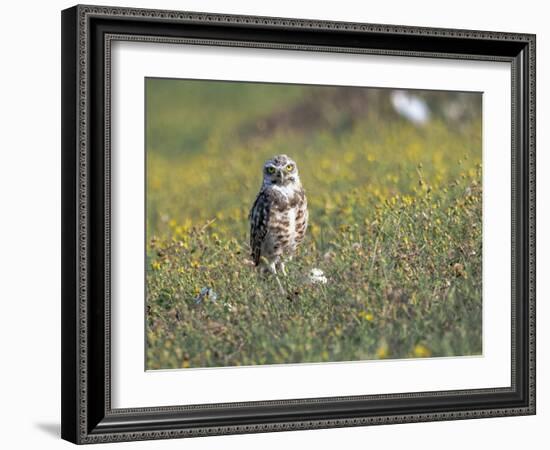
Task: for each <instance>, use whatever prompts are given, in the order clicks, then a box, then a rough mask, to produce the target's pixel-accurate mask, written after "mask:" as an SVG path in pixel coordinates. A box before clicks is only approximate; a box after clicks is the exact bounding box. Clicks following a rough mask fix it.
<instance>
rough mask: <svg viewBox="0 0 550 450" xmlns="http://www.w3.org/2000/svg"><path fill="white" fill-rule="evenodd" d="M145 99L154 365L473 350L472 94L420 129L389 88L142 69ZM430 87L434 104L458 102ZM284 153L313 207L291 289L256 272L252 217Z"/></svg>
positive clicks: (478, 196) (478, 314)
mask: <svg viewBox="0 0 550 450" xmlns="http://www.w3.org/2000/svg"><path fill="white" fill-rule="evenodd" d="M146 92H147V249H146V257H147V264H146V267H147V271H146V284H147V290H146V291H147V298H146V314H147V317H146V340H147V358H146V363H147V368H148V369H160V368H164V369H167V368H187V367H216V366H236V365H254V364H280V363H298V362H321V361H349V360H364V359H381V358H408V357H429V356H452V355H475V354H480V353H481V350H482V342H481V336H482V333H481V319H482V300H481V270H482V267H481V260H482V258H481V256H482V255H481V251H482V240H481V232H482V230H481V224H482V222H481V213H482V202H481V201H482V190H481V122H480V118H479V114H478V112H479V111H478V110H480V103H479V104H478V103H476V101H477V100H475V99H473V100H472V99H471V98H469V99H467V100H468V102H466V104H467V105H469V108H470V110H471V109H472V108H473V109H474V113H471V111H470V114H465V115H463V117H462V118H461V119H460V120H458V119H457V120H454V121H453V120H450V119H449V118H448V117H446V116H445V115H443V114H436V113H434V114H432V118H431V120H430V121H429V122H428V123H427V124H426V125H424V126H415V125H413V124H411V123H410V122H408V121H406V120H405V119H403V118H401V117H399V116H398V115H397V114H395V113H394V112H393V111H392V109H391V105H390V103H389V101H388V99H389V97H388V95H389V93H388V92H384V91H380V90H369V91H368V92H367V91H364V92H363V93H362V94H361V95H362V96H358V95H357V94H356V92H355V93H353V92H352V91H350V90H349V89H348V90H346V89H336V88H311V87H302V86H277V85H252V84H245V83H211V82H192V81H176V80H156V79H150V80H148V81H147V91H146ZM350 92H351V94H350ZM419 95H421V94H419ZM430 95H431V96H428V95H427V96H426V101H428V104H430V105H431V108H432V111H438V108H439V109H441V108H442V105H443V106H444V103H445V101H447V100H448V99H447V97H446V94H443V93H441V94H437V95H436V94H433V93H432V94H430ZM464 95H471V94H464ZM438 96H439V97H438ZM455 100H456V99H455ZM459 100H460V99H459ZM472 105H473V106H472ZM279 153H286V154H288V155H289V156H291V157H292V158H293V159H294V160H296V161H297V163H298V167H299V170H300V176H301V179H302V183H303V185H304V187H305V189H306V192H307V195H308V201H309V213H310V226H309V229H308V235H307V238H306V240H305V242H304V244H303V246H302V247H301V248H300V250H299V254H298V255H297V257H296V258H295V259H294V260H293V261H292V262H291V263H290V264H289V265H288V272H289V274H288V276H287V277H286V278H285V279H283V280H282V281H283V285H284V289H285V291H286V293H285V294H284V295H282V294H281V293H280V292H279V290H278V288H277V285H276V283H275V281H274V280H273V279H271V278H262V277H261V276H259V275H258V273H257V272H256V270H255V269H254V267H252V265H251V262H250V260H249V248H248V220H247V215H248V211H249V209H250V206H251V205H252V202H253V201H254V198H255V195H256V193H257V192H258V190H259V187H260V184H261V178H262V165H263V162H264V161H265V160H266V159H268V158H269V157H271V156H273V155H276V154H279ZM312 268H318V269H321V270H322V271H323V272H324V274H325V276H326V277H327V283H326V284H312V283H311V282H309V281H308V278H307V274H308V273H309V272H310V271H311V269H312Z"/></svg>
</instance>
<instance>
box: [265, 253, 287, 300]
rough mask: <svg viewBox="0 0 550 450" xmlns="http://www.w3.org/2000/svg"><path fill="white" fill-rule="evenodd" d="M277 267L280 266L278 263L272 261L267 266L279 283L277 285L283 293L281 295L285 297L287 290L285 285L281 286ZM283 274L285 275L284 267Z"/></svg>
mask: <svg viewBox="0 0 550 450" xmlns="http://www.w3.org/2000/svg"><path fill="white" fill-rule="evenodd" d="M279 264H280V263H279ZM277 265H278V261H272V262H270V263H269V264H268V265H267V268H268V270H269V271H270V272H271V273H272V274H273V275H274V276H275V280H276V281H277V285H278V286H279V291H280V292H281V294H283V295H284V294H285V290H284V288H283V285H282V284H281V280H279V275H278V274H277ZM283 274H284V267H283Z"/></svg>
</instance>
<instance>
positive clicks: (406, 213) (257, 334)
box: [62, 6, 535, 444]
mask: <svg viewBox="0 0 550 450" xmlns="http://www.w3.org/2000/svg"><path fill="white" fill-rule="evenodd" d="M62 109H63V113H62V114H63V117H62V191H63V194H62V195H63V197H62V226H63V230H62V235H63V239H62V245H63V248H62V257H63V264H62V266H63V267H62V278H63V279H62V437H63V438H64V439H67V440H69V441H72V442H75V443H79V444H83V443H98V442H110V441H132V440H142V439H166V438H176V437H192V436H206V435H217V434H229V433H252V432H267V431H284V430H298V429H312V428H328V427H346V426H362V425H375V424H390V423H403V422H420V421H437V420H454V419H468V418H483V417H496V416H510V415H527V414H534V413H535V36H534V35H531V34H515V33H508V32H486V31H469V30H450V29H433V28H419V27H405V26H394V25H374V24H364V23H344V22H324V21H310V20H302V19H300V20H298V19H278V18H270V17H250V16H228V15H216V14H203V13H191V12H179V11H157V10H144V9H129V8H112V7H99V6H75V7H73V8H70V9H67V10H65V11H63V12H62Z"/></svg>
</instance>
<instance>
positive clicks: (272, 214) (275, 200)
mask: <svg viewBox="0 0 550 450" xmlns="http://www.w3.org/2000/svg"><path fill="white" fill-rule="evenodd" d="M249 217H250V248H251V256H252V260H253V261H254V264H255V265H256V266H258V265H260V264H262V263H263V264H265V265H266V266H267V267H268V269H269V270H270V271H272V272H274V273H276V270H277V268H280V269H281V271H282V272H283V273H284V261H285V260H287V259H290V258H292V256H293V255H294V254H295V253H296V249H297V247H298V245H300V243H301V242H302V241H303V240H304V237H305V234H306V230H307V223H308V211H307V197H306V194H305V191H304V188H303V187H302V185H301V183H300V178H299V176H298V169H297V167H296V163H295V162H294V161H293V160H292V159H290V158H289V157H288V156H286V155H278V156H276V157H274V158H272V159H271V160H269V161H267V162H266V164H265V165H264V179H263V184H262V187H261V189H260V192H259V193H258V195H257V197H256V200H255V201H254V204H253V206H252V209H251V210H250V216H249Z"/></svg>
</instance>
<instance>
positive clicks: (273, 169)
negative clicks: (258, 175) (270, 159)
mask: <svg viewBox="0 0 550 450" xmlns="http://www.w3.org/2000/svg"><path fill="white" fill-rule="evenodd" d="M265 170H266V171H267V173H270V174H273V173H275V167H273V166H269V167H268V168H267V169H265Z"/></svg>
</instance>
